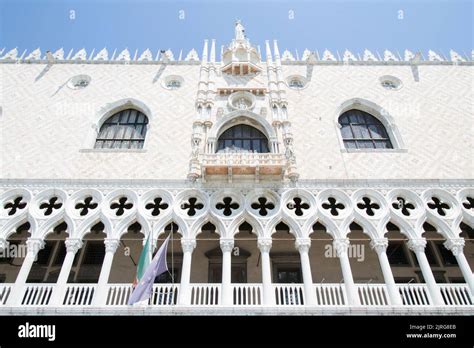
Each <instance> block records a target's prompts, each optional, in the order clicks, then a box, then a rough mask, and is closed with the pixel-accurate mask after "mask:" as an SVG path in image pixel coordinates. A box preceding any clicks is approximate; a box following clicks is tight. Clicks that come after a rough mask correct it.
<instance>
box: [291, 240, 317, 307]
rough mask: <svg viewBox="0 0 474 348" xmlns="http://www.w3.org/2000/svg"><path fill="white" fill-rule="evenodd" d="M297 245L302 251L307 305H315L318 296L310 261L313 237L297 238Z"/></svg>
mask: <svg viewBox="0 0 474 348" xmlns="http://www.w3.org/2000/svg"><path fill="white" fill-rule="evenodd" d="M295 247H296V249H298V251H299V252H300V259H301V270H302V273H303V283H304V297H305V305H315V304H316V296H315V289H314V286H313V276H312V274H311V264H310V262H309V248H310V247H311V239H309V238H297V239H296V241H295Z"/></svg>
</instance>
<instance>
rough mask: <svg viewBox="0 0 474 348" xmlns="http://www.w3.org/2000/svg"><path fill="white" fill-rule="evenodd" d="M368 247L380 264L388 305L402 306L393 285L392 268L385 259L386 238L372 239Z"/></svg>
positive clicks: (386, 258) (398, 293)
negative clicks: (374, 253)
mask: <svg viewBox="0 0 474 348" xmlns="http://www.w3.org/2000/svg"><path fill="white" fill-rule="evenodd" d="M370 247H371V248H372V249H374V250H375V252H376V253H377V257H378V259H379V263H380V268H381V269H382V274H383V279H384V281H385V285H386V286H387V291H388V297H389V299H390V304H391V305H392V306H400V305H402V304H403V302H402V298H401V296H400V292H399V291H398V289H397V286H396V284H395V279H394V278H393V273H392V268H391V267H390V262H389V261H388V257H387V247H388V239H387V238H378V239H373V240H371V241H370Z"/></svg>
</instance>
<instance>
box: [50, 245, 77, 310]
mask: <svg viewBox="0 0 474 348" xmlns="http://www.w3.org/2000/svg"><path fill="white" fill-rule="evenodd" d="M64 244H65V245H66V250H67V253H66V257H65V258H64V261H63V264H62V266H61V272H60V273H59V277H58V281H57V282H56V286H55V287H54V290H53V294H52V295H51V304H52V305H61V304H62V302H63V297H64V291H65V287H66V285H67V280H68V278H69V273H71V267H72V264H73V262H74V257H75V256H76V253H77V252H78V250H79V249H80V248H82V245H83V243H82V241H81V240H80V239H77V238H67V239H66V240H65V241H64Z"/></svg>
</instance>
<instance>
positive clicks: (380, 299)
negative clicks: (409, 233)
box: [0, 283, 474, 315]
mask: <svg viewBox="0 0 474 348" xmlns="http://www.w3.org/2000/svg"><path fill="white" fill-rule="evenodd" d="M57 286H58V285H57V284H26V285H25V286H24V287H23V288H22V289H21V290H20V291H19V294H18V295H19V296H12V295H13V293H12V291H13V288H14V284H0V313H1V314H2V315H5V314H27V313H29V314H35V313H36V314H39V313H42V314H46V313H48V314H67V313H83V314H85V313H90V314H108V313H123V314H133V313H135V312H136V314H139V313H142V312H144V311H146V312H150V313H153V314H160V313H171V312H173V313H174V312H176V313H182V314H191V315H192V314H203V313H217V314H226V313H232V312H240V313H247V314H265V313H268V314H271V313H281V314H291V313H294V314H297V313H300V314H301V313H304V314H323V315H324V314H357V313H359V314H360V313H365V314H371V313H372V314H397V313H412V314H414V313H419V314H421V313H424V314H439V313H443V314H454V313H459V314H468V315H469V314H470V315H472V313H473V312H474V298H473V296H472V295H471V294H470V291H469V288H468V287H467V285H466V284H439V288H440V291H441V294H442V297H443V301H444V305H441V306H439V305H434V304H433V301H432V299H431V297H430V293H429V291H428V288H427V286H426V285H425V284H397V289H398V291H399V293H400V297H401V299H402V304H401V305H393V304H391V303H390V297H389V295H388V292H387V291H388V290H387V287H386V285H385V284H356V289H357V295H358V297H359V302H360V304H357V305H355V304H351V303H350V300H349V298H348V296H347V294H346V290H345V287H344V284H314V285H313V293H314V299H315V303H309V301H308V300H307V299H306V298H305V292H304V285H303V284H272V292H273V298H274V299H273V302H274V303H273V304H271V305H264V304H263V302H264V301H263V286H262V284H232V285H231V289H232V291H231V294H230V297H231V299H230V302H229V304H224V303H223V302H225V301H224V300H223V298H222V296H223V292H222V284H208V283H203V284H196V283H195V284H190V289H189V290H190V291H189V292H188V296H187V298H185V299H184V300H183V297H182V296H179V295H180V284H155V285H154V286H153V291H152V295H151V297H150V299H149V301H148V304H146V303H145V304H143V303H142V304H140V305H138V306H137V305H135V306H128V305H127V301H128V298H129V297H130V294H131V293H132V286H131V284H106V285H105V286H104V287H103V288H102V289H99V287H98V285H97V284H67V285H66V286H65V287H64V288H61V289H58V288H57ZM11 297H12V298H13V297H15V299H14V300H13V301H12V298H11Z"/></svg>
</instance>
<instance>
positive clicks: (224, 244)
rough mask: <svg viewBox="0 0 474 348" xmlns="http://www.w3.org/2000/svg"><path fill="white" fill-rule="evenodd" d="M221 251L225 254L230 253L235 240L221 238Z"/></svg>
mask: <svg viewBox="0 0 474 348" xmlns="http://www.w3.org/2000/svg"><path fill="white" fill-rule="evenodd" d="M219 243H220V246H221V250H222V252H223V253H226V252H227V253H230V252H231V251H232V249H233V248H234V239H232V238H224V239H223V238H221V239H220V240H219Z"/></svg>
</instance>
